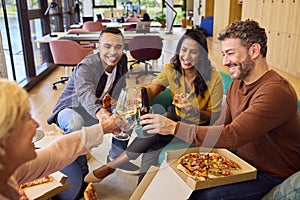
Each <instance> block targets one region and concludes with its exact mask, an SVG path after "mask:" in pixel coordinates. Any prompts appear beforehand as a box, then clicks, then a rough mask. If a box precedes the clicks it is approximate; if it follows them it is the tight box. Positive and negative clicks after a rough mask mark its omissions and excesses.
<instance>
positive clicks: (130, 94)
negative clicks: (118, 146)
mask: <svg viewBox="0 0 300 200" xmlns="http://www.w3.org/2000/svg"><path fill="white" fill-rule="evenodd" d="M136 111H137V90H136V88H134V87H126V88H122V90H121V93H120V96H119V98H118V101H117V104H116V113H117V114H119V115H120V116H122V118H123V119H124V121H123V122H121V123H119V124H118V125H119V127H120V129H121V130H122V132H121V133H119V134H118V135H115V138H116V139H119V140H127V139H129V137H130V136H129V135H128V134H127V133H125V132H128V131H129V130H130V129H133V127H134V126H135V123H136Z"/></svg>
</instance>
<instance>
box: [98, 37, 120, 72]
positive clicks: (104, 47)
mask: <svg viewBox="0 0 300 200" xmlns="http://www.w3.org/2000/svg"><path fill="white" fill-rule="evenodd" d="M123 50H124V41H123V38H122V36H121V35H118V34H112V33H104V34H103V35H102V36H101V37H100V39H99V45H98V51H99V54H100V59H101V62H102V65H103V67H104V69H105V70H106V71H107V72H111V71H112V69H113V68H114V67H115V66H116V64H117V63H118V62H119V61H120V60H121V58H122V55H123Z"/></svg>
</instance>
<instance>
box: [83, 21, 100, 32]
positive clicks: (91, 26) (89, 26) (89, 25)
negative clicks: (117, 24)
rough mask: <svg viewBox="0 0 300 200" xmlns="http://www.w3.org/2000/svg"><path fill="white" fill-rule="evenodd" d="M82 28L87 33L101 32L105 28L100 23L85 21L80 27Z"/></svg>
mask: <svg viewBox="0 0 300 200" xmlns="http://www.w3.org/2000/svg"><path fill="white" fill-rule="evenodd" d="M82 28H83V29H85V30H87V31H89V32H97V31H102V30H103V29H105V26H103V24H102V23H101V22H98V21H96V22H93V21H87V22H84V23H83V25H82Z"/></svg>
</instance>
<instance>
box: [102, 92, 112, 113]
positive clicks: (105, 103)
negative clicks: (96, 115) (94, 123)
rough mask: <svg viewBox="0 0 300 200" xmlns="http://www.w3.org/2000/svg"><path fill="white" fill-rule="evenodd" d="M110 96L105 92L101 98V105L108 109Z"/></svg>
mask: <svg viewBox="0 0 300 200" xmlns="http://www.w3.org/2000/svg"><path fill="white" fill-rule="evenodd" d="M111 100H112V98H111V96H110V95H109V94H108V93H107V94H106V95H104V97H103V99H102V105H103V108H105V109H110V108H111V104H112V103H111Z"/></svg>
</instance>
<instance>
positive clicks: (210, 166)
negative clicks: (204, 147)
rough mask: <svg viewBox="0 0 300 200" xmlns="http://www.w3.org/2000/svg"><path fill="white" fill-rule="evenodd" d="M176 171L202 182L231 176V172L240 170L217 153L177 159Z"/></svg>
mask: <svg viewBox="0 0 300 200" xmlns="http://www.w3.org/2000/svg"><path fill="white" fill-rule="evenodd" d="M177 169H179V170H180V171H182V172H183V173H185V174H186V175H187V176H189V177H191V178H193V179H195V180H199V181H204V180H207V179H210V178H218V177H226V176H231V175H232V170H237V169H241V168H240V166H239V165H238V164H237V163H235V162H233V161H231V160H229V159H227V158H225V157H224V156H222V155H220V154H218V153H189V154H186V155H183V156H181V157H180V158H179V159H178V161H177Z"/></svg>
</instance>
